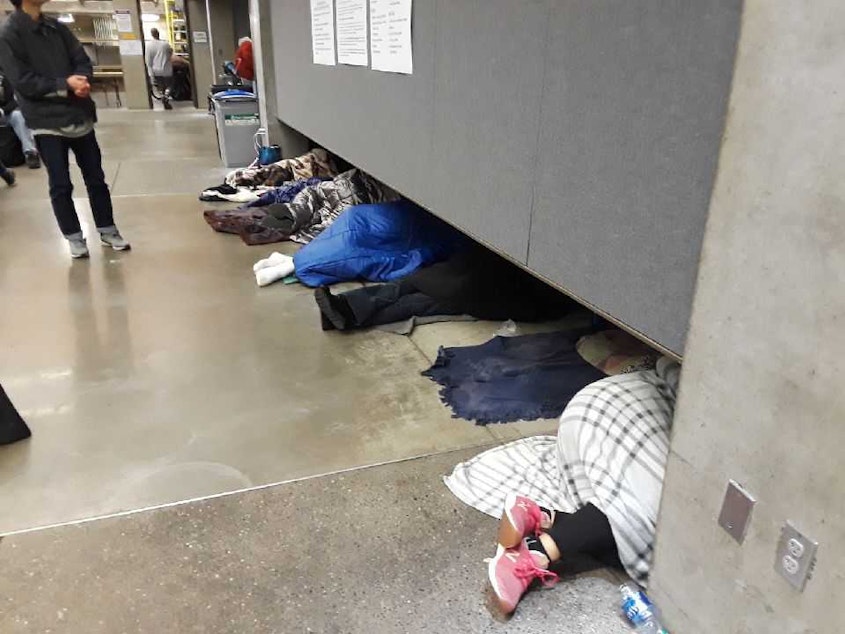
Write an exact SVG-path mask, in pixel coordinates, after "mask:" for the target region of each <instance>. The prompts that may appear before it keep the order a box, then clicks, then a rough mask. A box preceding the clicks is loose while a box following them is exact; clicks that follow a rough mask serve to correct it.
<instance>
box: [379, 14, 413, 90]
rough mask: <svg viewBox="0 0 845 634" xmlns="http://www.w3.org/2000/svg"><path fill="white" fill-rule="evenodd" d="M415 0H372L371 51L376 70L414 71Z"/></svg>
mask: <svg viewBox="0 0 845 634" xmlns="http://www.w3.org/2000/svg"><path fill="white" fill-rule="evenodd" d="M412 12H413V0H370V54H371V55H372V66H373V70H381V71H386V72H389V73H405V74H406V75H410V74H411V73H413V72H414V51H413V46H412V41H411V15H412Z"/></svg>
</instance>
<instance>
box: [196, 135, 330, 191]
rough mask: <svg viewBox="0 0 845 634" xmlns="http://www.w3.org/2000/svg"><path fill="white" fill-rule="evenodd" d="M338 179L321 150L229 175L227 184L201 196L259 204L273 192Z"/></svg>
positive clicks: (326, 153)
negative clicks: (315, 180)
mask: <svg viewBox="0 0 845 634" xmlns="http://www.w3.org/2000/svg"><path fill="white" fill-rule="evenodd" d="M336 175H337V168H336V167H335V164H334V161H333V160H332V158H331V157H330V156H329V154H328V152H326V151H325V150H323V149H321V148H317V149H315V150H311V151H310V152H308V153H307V154H303V155H302V156H297V157H296V158H290V159H283V160H281V161H278V162H276V163H271V164H270V165H265V166H263V167H246V168H244V169H237V170H234V171H233V172H229V174H228V175H227V176H226V180H225V181H224V182H223V184H221V185H217V186H215V187H209V188H208V189H205V190H204V191H203V192H202V193H201V194H200V200H202V201H204V202H230V203H256V202H258V201H259V200H261V199H262V197H263V195H264V194H267V193H268V192H269V190H272V189H273V188H276V187H283V186H284V185H287V184H289V183H291V182H295V181H301V180H306V179H309V178H319V179H327V178H333V177H335V176H336ZM275 202H278V201H275Z"/></svg>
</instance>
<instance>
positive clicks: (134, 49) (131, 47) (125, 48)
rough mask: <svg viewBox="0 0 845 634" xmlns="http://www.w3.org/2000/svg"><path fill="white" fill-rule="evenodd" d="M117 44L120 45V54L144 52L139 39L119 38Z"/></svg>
mask: <svg viewBox="0 0 845 634" xmlns="http://www.w3.org/2000/svg"><path fill="white" fill-rule="evenodd" d="M118 46H119V47H120V54H121V55H134V56H138V55H143V54H144V47H143V46H142V44H141V40H120V42H119V43H118Z"/></svg>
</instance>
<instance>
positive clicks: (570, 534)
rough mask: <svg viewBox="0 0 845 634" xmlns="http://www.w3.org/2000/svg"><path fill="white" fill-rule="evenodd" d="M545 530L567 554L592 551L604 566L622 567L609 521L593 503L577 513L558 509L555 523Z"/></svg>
mask: <svg viewBox="0 0 845 634" xmlns="http://www.w3.org/2000/svg"><path fill="white" fill-rule="evenodd" d="M546 532H547V533H548V535H549V537H551V538H552V540H554V543H555V545H556V546H557V547H558V550H560V552H561V553H563V555H564V556H566V555H567V554H574V553H581V554H585V555H590V556H591V557H593V558H594V559H596V560H598V561H600V562H601V563H602V564H604V565H605V566H610V567H613V568H622V562H620V561H619V551H618V549H617V547H616V539H615V538H614V537H613V530H612V529H611V528H610V522H609V521H608V519H607V516H606V515H605V514H604V513H602V512H601V511H600V510H599V509H598V508H596V507H595V506H593V505H592V504H587V506H585V507H583V508H581V509H579V510H578V511H576V512H575V513H564V512H563V511H557V512H556V513H555V521H554V524H553V525H552V527H551V528H550V529H549V530H548V531H546Z"/></svg>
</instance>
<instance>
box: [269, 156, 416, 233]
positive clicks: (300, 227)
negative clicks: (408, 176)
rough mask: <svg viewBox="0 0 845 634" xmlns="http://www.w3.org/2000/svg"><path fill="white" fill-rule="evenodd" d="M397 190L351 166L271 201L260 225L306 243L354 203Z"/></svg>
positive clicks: (383, 198)
mask: <svg viewBox="0 0 845 634" xmlns="http://www.w3.org/2000/svg"><path fill="white" fill-rule="evenodd" d="M398 199H399V194H397V193H396V192H395V191H393V190H392V189H390V188H389V187H387V186H385V185H382V184H381V183H380V182H378V181H377V180H376V179H374V178H373V177H372V176H370V175H369V174H367V173H365V172H362V171H361V170H358V169H352V170H349V171H348V172H344V173H343V174H340V175H339V176H336V177H335V178H334V179H332V180H330V181H325V182H322V183H320V184H319V185H316V186H315V187H309V188H307V189H304V190H303V191H302V192H300V193H299V194H298V195H297V196H296V198H294V199H293V200H292V201H291V202H289V203H281V204H278V205H270V206H269V207H267V217H266V218H265V219H264V220H263V221H262V223H261V224H262V225H264V227H266V228H267V229H271V230H275V231H277V232H279V234H280V235H281V236H284V238H282V239H289V240H292V241H293V242H299V243H300V244H308V243H309V242H311V241H312V240H313V239H314V238H316V237H317V236H318V235H319V234H320V233H321V232H322V231H324V230H325V229H326V228H327V227H328V226H329V225H331V224H332V223H333V222H334V221H335V220H336V219H337V218H338V216H340V214H341V213H343V212H344V211H346V210H347V209H349V208H350V207H352V206H353V205H361V204H365V203H380V202H390V201H394V200H398Z"/></svg>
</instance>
